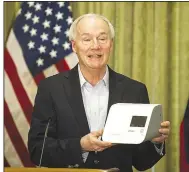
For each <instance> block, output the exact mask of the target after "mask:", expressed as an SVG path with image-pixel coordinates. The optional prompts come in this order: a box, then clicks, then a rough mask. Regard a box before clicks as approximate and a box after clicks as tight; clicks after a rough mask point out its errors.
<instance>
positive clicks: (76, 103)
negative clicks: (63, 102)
mask: <svg viewBox="0 0 189 172" xmlns="http://www.w3.org/2000/svg"><path fill="white" fill-rule="evenodd" d="M67 74H68V75H67V82H64V87H65V92H66V94H67V97H68V101H69V104H70V106H71V108H72V111H73V114H74V116H75V118H76V120H77V122H78V124H79V127H80V129H81V134H82V136H84V135H86V134H88V133H89V132H90V130H89V125H88V122H87V117H86V113H85V109H84V105H83V98H82V94H81V87H80V81H79V74H78V65H76V67H74V68H73V69H72V70H71V71H69V72H68V73H67Z"/></svg>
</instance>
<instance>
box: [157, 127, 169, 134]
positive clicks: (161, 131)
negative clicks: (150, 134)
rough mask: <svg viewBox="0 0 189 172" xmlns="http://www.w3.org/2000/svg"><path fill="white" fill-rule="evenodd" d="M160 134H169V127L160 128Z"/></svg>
mask: <svg viewBox="0 0 189 172" xmlns="http://www.w3.org/2000/svg"><path fill="white" fill-rule="evenodd" d="M159 132H160V134H164V135H169V129H167V128H161V129H159Z"/></svg>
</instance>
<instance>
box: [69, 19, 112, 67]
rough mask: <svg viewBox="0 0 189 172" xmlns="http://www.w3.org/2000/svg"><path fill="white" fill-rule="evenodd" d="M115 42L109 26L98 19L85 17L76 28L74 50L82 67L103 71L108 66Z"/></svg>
mask: <svg viewBox="0 0 189 172" xmlns="http://www.w3.org/2000/svg"><path fill="white" fill-rule="evenodd" d="M112 44H113V41H112V39H111V37H110V29H109V26H108V24H107V23H106V22H105V21H104V20H103V19H101V18H98V17H85V18H83V19H81V20H80V21H79V23H78V24H77V27H76V38H75V40H74V41H72V48H73V51H74V52H75V53H77V56H78V58H79V63H80V65H82V66H84V67H86V68H87V69H102V68H103V67H104V66H106V64H107V62H108V59H109V56H110V52H111V49H112Z"/></svg>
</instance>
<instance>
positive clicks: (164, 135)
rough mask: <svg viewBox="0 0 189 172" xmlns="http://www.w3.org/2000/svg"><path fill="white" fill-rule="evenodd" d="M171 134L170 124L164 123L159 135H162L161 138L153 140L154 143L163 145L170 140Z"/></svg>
mask: <svg viewBox="0 0 189 172" xmlns="http://www.w3.org/2000/svg"><path fill="white" fill-rule="evenodd" d="M169 132H170V122H169V121H163V122H162V123H161V128H160V129H159V133H160V134H161V136H159V137H156V138H154V139H152V142H156V143H163V142H164V141H165V140H166V139H167V138H168V136H169Z"/></svg>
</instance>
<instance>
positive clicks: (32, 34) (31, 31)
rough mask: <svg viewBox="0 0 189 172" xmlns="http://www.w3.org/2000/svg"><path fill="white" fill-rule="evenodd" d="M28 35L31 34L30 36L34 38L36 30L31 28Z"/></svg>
mask: <svg viewBox="0 0 189 172" xmlns="http://www.w3.org/2000/svg"><path fill="white" fill-rule="evenodd" d="M30 34H31V36H36V35H37V30H36V29H34V28H32V29H31V30H30Z"/></svg>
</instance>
